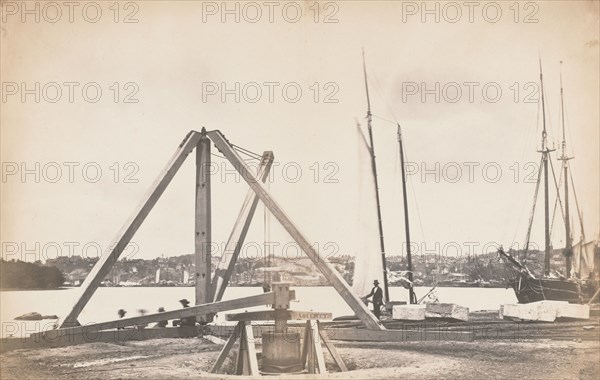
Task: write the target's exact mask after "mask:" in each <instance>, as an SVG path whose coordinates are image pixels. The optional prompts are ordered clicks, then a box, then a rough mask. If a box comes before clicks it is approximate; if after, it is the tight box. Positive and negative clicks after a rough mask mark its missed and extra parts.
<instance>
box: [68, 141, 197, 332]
mask: <svg viewBox="0 0 600 380" xmlns="http://www.w3.org/2000/svg"><path fill="white" fill-rule="evenodd" d="M200 137H201V134H200V133H198V132H195V131H191V132H190V133H188V135H187V136H186V137H185V139H184V140H183V141H182V142H181V144H180V145H179V147H178V148H177V150H176V151H175V154H173V156H172V157H171V159H170V160H169V162H168V163H167V165H166V166H165V167H164V169H163V170H162V171H161V173H160V174H159V175H158V177H157V178H156V180H155V181H154V183H153V184H152V186H151V187H150V190H148V192H147V193H146V194H145V195H144V198H143V199H142V202H140V204H139V205H138V206H137V207H136V209H135V211H134V212H133V214H131V216H130V217H129V219H127V221H126V222H125V224H124V225H123V227H121V229H120V230H119V232H117V235H116V236H115V238H114V239H113V241H112V243H111V244H110V245H109V247H108V249H107V250H105V251H104V253H103V254H102V256H101V257H100V259H99V260H98V262H97V263H96V265H94V267H93V268H92V270H91V272H90V273H89V274H88V275H87V277H86V278H85V281H84V282H83V284H81V286H80V288H79V289H80V294H79V295H78V296H77V298H76V301H75V304H74V305H73V307H72V308H71V310H70V311H69V314H67V315H66V316H65V317H62V318H61V319H59V320H58V322H57V326H58V327H66V326H73V325H75V324H77V317H79V314H80V313H81V311H82V310H83V308H84V307H85V305H86V304H87V303H88V301H89V300H90V298H91V297H92V295H93V294H94V292H95V291H96V289H98V286H100V283H101V282H102V281H103V280H104V278H105V277H106V275H107V274H108V272H110V269H111V268H112V266H113V265H114V263H116V262H117V260H118V259H119V256H120V255H121V253H122V252H123V251H124V250H125V248H126V247H127V244H129V242H130V241H131V238H132V237H133V235H134V234H135V233H136V232H137V230H138V228H139V227H140V225H141V224H142V222H143V221H144V219H146V217H147V216H148V214H149V213H150V210H152V208H153V207H154V205H155V204H156V202H157V201H158V199H159V198H160V196H161V195H162V193H163V192H164V191H165V189H166V188H167V186H168V185H169V183H170V182H171V180H172V179H173V177H174V176H175V173H177V171H178V170H179V168H180V167H181V165H182V164H183V162H184V161H185V159H186V157H187V156H188V154H189V153H190V152H191V151H192V150H193V149H194V148H195V147H196V145H197V144H198V141H200Z"/></svg>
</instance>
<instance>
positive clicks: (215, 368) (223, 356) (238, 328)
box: [210, 322, 242, 373]
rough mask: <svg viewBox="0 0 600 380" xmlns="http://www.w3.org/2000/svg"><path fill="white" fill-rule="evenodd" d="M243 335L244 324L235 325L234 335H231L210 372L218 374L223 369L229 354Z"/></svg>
mask: <svg viewBox="0 0 600 380" xmlns="http://www.w3.org/2000/svg"><path fill="white" fill-rule="evenodd" d="M241 333H242V322H240V323H238V324H237V325H235V331H234V332H233V334H231V336H230V337H229V339H227V342H226V343H225V345H224V346H223V349H222V350H221V353H219V357H218V358H217V361H216V362H215V364H214V365H213V367H212V369H211V370H210V372H211V373H218V372H219V370H220V369H221V366H222V365H223V363H224V362H225V359H227V355H229V352H230V351H231V348H232V347H233V345H234V344H235V341H236V340H237V339H238V338H239V337H241Z"/></svg>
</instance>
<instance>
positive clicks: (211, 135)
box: [57, 128, 385, 330]
mask: <svg viewBox="0 0 600 380" xmlns="http://www.w3.org/2000/svg"><path fill="white" fill-rule="evenodd" d="M211 141H212V143H214V144H215V146H216V147H217V149H218V150H219V151H220V152H221V153H222V154H223V155H224V156H225V157H226V158H227V160H229V162H230V163H231V164H232V165H233V166H234V168H235V169H236V170H237V171H238V172H239V173H240V175H241V176H242V178H243V179H244V180H245V181H246V182H247V183H248V185H249V186H250V191H249V192H248V195H247V196H246V199H245V201H244V203H243V205H242V209H241V211H240V214H239V216H238V219H237V221H236V223H235V225H234V228H233V231H232V233H231V235H230V238H229V241H228V243H227V247H228V248H229V251H228V252H231V253H230V254H228V256H227V257H226V258H225V260H223V265H220V266H219V268H218V269H217V271H216V275H215V278H214V279H213V280H212V281H211V274H210V263H211V253H210V243H211V241H210V239H211V225H210V224H211V223H210V222H211V220H210V219H211V200H210V171H209V168H210V142H211ZM194 149H196V214H195V254H196V255H195V256H196V273H195V278H196V300H195V304H196V305H202V306H206V304H207V303H210V302H218V301H220V300H221V298H222V296H223V293H224V291H225V288H226V286H227V283H228V281H229V278H230V276H231V272H232V270H233V267H234V265H235V261H236V259H237V256H238V254H239V250H240V248H241V245H242V244H243V240H244V238H245V236H246V233H247V231H248V228H249V226H250V222H251V220H252V217H253V215H254V211H255V210H256V206H257V204H258V200H259V199H260V200H261V201H262V202H263V204H264V205H265V206H266V207H267V208H268V209H269V211H270V212H271V213H272V214H273V215H274V216H275V218H276V219H277V220H278V221H279V222H280V223H281V225H282V226H283V227H284V228H285V230H286V231H287V232H288V233H289V234H290V235H291V237H292V238H293V239H294V240H295V241H296V243H298V245H299V246H300V247H301V249H302V250H303V251H304V252H305V253H306V255H307V256H308V257H309V258H310V259H311V260H312V262H313V263H314V264H315V266H316V267H317V269H318V270H319V271H320V272H321V273H322V274H323V275H324V276H325V278H326V279H327V280H328V281H329V282H330V283H331V285H332V286H333V287H334V288H335V289H336V290H337V292H338V293H339V294H340V296H341V297H342V298H343V299H344V300H345V301H346V303H347V304H348V305H349V306H350V307H351V308H352V310H354V312H355V313H356V315H357V316H358V317H359V318H360V320H361V321H362V322H363V323H364V324H365V326H366V327H367V328H368V329H374V330H383V329H385V328H384V327H383V325H382V324H381V323H380V322H379V320H377V318H376V317H375V316H374V315H373V314H372V313H371V311H370V310H369V309H368V308H367V306H366V305H365V304H364V303H363V302H362V301H361V300H360V298H359V297H358V296H357V295H356V294H354V292H353V291H352V290H351V288H350V287H349V286H348V284H347V283H346V281H345V280H344V279H343V278H342V276H341V275H340V274H339V273H338V272H337V270H336V269H335V268H334V267H333V266H332V265H331V264H330V263H329V262H328V261H326V260H325V259H324V258H322V257H321V256H320V255H319V253H318V252H317V251H315V249H314V248H313V246H312V244H311V243H310V241H309V240H308V239H307V238H306V237H305V236H304V235H303V234H302V233H301V232H300V230H299V229H298V228H297V227H296V226H295V225H294V223H293V222H292V221H291V219H290V218H289V217H288V216H287V215H286V213H285V211H284V210H283V209H282V207H281V206H280V205H279V203H278V202H276V201H275V199H274V198H273V196H272V195H271V193H270V191H269V190H268V189H267V188H266V186H264V184H263V182H264V181H265V180H266V178H267V177H268V173H269V168H270V166H271V164H272V162H273V153H272V152H265V153H264V154H263V157H262V160H261V166H260V168H259V172H258V175H256V176H255V175H254V174H253V173H252V172H251V170H250V168H249V167H248V165H247V164H246V163H245V162H244V160H242V158H241V157H240V156H239V155H238V153H237V152H236V151H235V149H234V147H233V146H232V145H231V144H230V143H229V141H227V139H226V138H225V137H224V136H223V134H222V133H221V132H220V131H218V130H215V131H206V130H205V129H204V128H203V129H202V131H201V132H197V131H190V132H189V133H188V134H187V136H186V137H185V138H184V140H183V141H182V142H181V144H179V146H178V148H177V150H176V151H175V153H174V154H173V156H172V157H171V159H170V160H169V161H168V163H167V165H166V166H165V167H164V168H163V170H162V171H161V173H160V174H159V176H158V177H157V179H156V180H155V181H154V183H153V184H152V186H151V187H150V190H149V191H148V192H147V193H146V194H145V195H144V197H143V199H142V201H141V202H140V204H139V205H138V206H137V207H136V209H135V210H134V212H133V214H132V215H131V216H130V218H129V219H128V220H127V221H126V222H125V224H124V225H123V227H122V228H121V229H120V230H119V231H118V232H117V234H116V236H115V238H114V239H113V243H112V244H110V245H109V247H110V248H109V249H108V250H107V251H105V252H104V253H103V255H102V256H101V257H100V259H99V260H98V262H97V263H96V265H95V266H94V267H93V268H92V271H91V272H90V273H89V274H88V276H87V277H86V279H85V281H84V282H83V284H82V285H81V287H80V294H79V295H78V296H77V298H76V300H75V303H74V304H73V306H72V307H71V309H70V311H69V312H68V314H67V315H66V316H64V317H61V318H60V319H59V320H58V322H57V327H59V328H60V329H63V328H67V327H74V326H78V325H79V323H78V321H77V318H78V317H79V314H80V313H81V311H82V310H83V308H84V307H85V305H86V304H87V303H88V301H89V300H90V298H91V297H92V295H93V294H94V292H95V291H96V290H97V289H98V287H99V285H100V283H101V282H102V280H104V278H105V277H106V275H107V274H108V272H109V271H110V269H111V268H112V266H113V265H114V263H115V262H116V261H117V260H118V259H119V256H120V255H121V253H122V252H123V250H124V249H125V247H126V246H127V244H128V243H129V242H130V241H131V239H132V237H133V235H134V234H135V232H136V231H137V230H138V228H139V227H140V226H141V224H142V223H143V221H144V220H145V219H146V217H147V216H148V214H149V213H150V211H151V210H152V208H153V207H154V205H155V204H156V202H157V201H158V199H159V198H160V196H161V195H162V193H163V192H164V190H165V189H166V188H167V186H168V185H169V183H170V182H171V180H172V179H173V177H174V176H175V174H176V173H177V171H178V170H179V168H180V167H181V165H182V164H183V162H184V161H185V159H186V157H187V156H188V155H189V154H190V153H191V152H192V151H193V150H194ZM192 310H195V312H194V313H191V311H192ZM204 310H207V309H206V308H205V307H203V308H199V309H198V310H196V309H195V308H188V309H185V310H184V309H180V310H175V311H173V313H178V315H179V314H181V315H183V314H182V313H184V314H186V315H187V314H188V313H191V314H194V315H202V314H201V311H204ZM191 314H190V315H191ZM145 317H147V318H146V319H144V320H145V321H148V322H153V321H154V319H153V318H159V319H156V321H158V320H161V319H165V313H160V314H152V315H146V316H145ZM140 318H141V317H140ZM128 319H129V320H130V319H134V318H128ZM123 321H124V319H123V320H121V323H122V322H123ZM107 323H108V322H107ZM111 323H112V324H113V325H114V326H117V325H119V321H113V322H111ZM140 323H141V322H140Z"/></svg>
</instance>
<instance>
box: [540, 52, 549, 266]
mask: <svg viewBox="0 0 600 380" xmlns="http://www.w3.org/2000/svg"><path fill="white" fill-rule="evenodd" d="M540 91H541V94H542V121H543V127H544V130H543V131H542V150H541V151H540V152H541V153H542V165H543V167H544V235H545V239H544V240H545V255H544V274H545V275H546V276H548V275H549V274H550V205H549V203H548V202H549V200H548V155H549V153H550V150H549V149H548V147H547V141H546V135H547V133H546V108H545V104H544V79H543V76H542V59H541V58H540Z"/></svg>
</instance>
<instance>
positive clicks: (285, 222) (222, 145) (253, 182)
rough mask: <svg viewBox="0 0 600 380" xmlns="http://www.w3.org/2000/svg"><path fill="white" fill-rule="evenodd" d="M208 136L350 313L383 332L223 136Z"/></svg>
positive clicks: (378, 323) (213, 133)
mask: <svg viewBox="0 0 600 380" xmlns="http://www.w3.org/2000/svg"><path fill="white" fill-rule="evenodd" d="M207 135H208V137H209V138H210V139H211V140H212V141H213V142H214V143H215V145H216V147H217V149H219V151H221V153H223V155H225V157H226V158H227V159H228V160H229V162H231V163H232V164H233V166H234V168H235V169H236V170H237V171H238V172H239V173H240V175H241V176H242V178H244V180H245V181H246V182H247V183H248V185H250V187H251V188H252V190H254V192H255V193H256V195H257V196H258V197H259V198H260V200H261V201H262V202H263V203H264V204H265V206H266V207H267V208H268V209H269V210H270V211H271V213H272V214H273V215H274V216H275V218H277V220H278V221H279V223H281V225H282V226H283V228H285V230H286V231H287V232H288V233H289V234H290V236H291V237H292V238H293V239H294V240H295V241H296V243H298V245H299V246H300V248H302V250H303V251H304V252H305V253H306V255H307V256H308V257H309V258H310V259H311V260H312V262H313V263H314V264H315V266H316V267H317V268H318V269H319V271H320V272H321V273H322V274H323V275H324V276H325V278H327V280H328V281H329V282H330V283H331V285H332V286H333V287H334V288H335V289H336V290H337V292H338V293H339V294H340V296H342V298H343V299H344V301H346V303H347V304H348V305H349V306H350V307H351V308H352V310H353V311H354V313H355V314H356V315H357V316H358V318H360V320H361V321H362V322H363V323H364V324H365V326H366V327H367V328H369V329H374V330H383V329H385V327H384V326H383V325H382V324H381V323H380V322H379V320H378V319H377V318H376V317H375V316H374V315H373V314H372V313H371V311H370V310H369V309H368V308H367V306H366V305H365V304H364V303H363V302H362V301H361V300H360V298H359V297H358V296H357V295H356V294H354V292H353V291H352V289H351V288H350V287H349V286H348V283H346V280H344V278H343V277H342V276H341V275H340V273H339V272H338V271H337V270H336V269H335V268H334V267H333V265H332V264H331V263H329V261H327V260H326V259H324V258H323V257H321V256H320V255H319V254H318V253H317V251H315V249H314V248H313V245H312V244H311V243H310V242H309V240H308V239H307V238H306V237H305V236H304V235H303V234H302V233H301V232H300V230H299V229H298V228H297V227H296V226H295V225H294V223H293V222H292V221H291V219H290V218H289V217H288V216H287V215H286V213H285V211H283V209H282V208H281V206H280V205H279V203H278V202H276V201H275V200H274V199H273V197H272V196H271V194H270V192H269V191H268V190H267V188H266V187H265V186H264V185H263V184H262V182H260V181H259V180H257V179H256V177H254V175H253V174H252V173H251V171H250V169H249V168H248V166H247V165H246V163H245V162H244V160H242V158H241V157H240V156H239V155H238V154H237V152H236V151H235V150H234V149H233V147H232V146H231V145H230V144H229V143H228V142H227V140H225V137H224V136H223V135H222V134H221V132H220V131H210V132H207Z"/></svg>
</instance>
